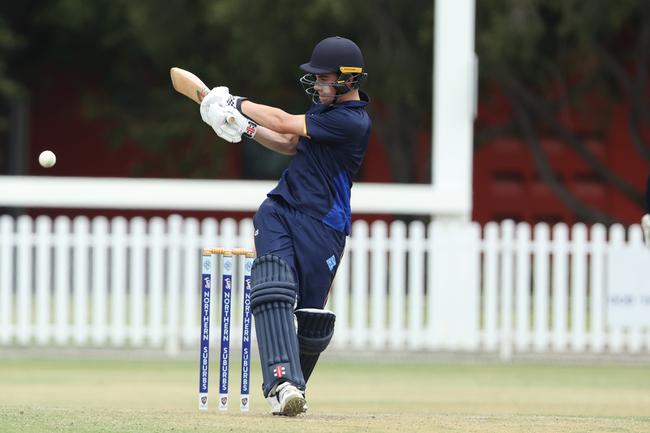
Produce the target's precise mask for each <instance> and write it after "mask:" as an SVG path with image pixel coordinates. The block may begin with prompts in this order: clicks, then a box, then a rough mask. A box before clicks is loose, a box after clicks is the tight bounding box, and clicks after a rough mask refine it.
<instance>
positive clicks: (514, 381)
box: [0, 352, 650, 433]
mask: <svg viewBox="0 0 650 433" xmlns="http://www.w3.org/2000/svg"><path fill="white" fill-rule="evenodd" d="M234 353H235V352H233V354H234ZM0 356H1V353H0ZM377 359H381V355H378V356H377ZM211 367H212V369H211V371H210V373H211V376H210V379H211V389H210V406H211V408H210V410H209V411H208V412H199V411H198V409H197V392H198V391H197V389H198V362H193V361H187V360H181V361H179V360H169V361H165V360H161V361H151V360H137V361H125V360H106V361H98V360H63V359H51V360H34V359H5V360H2V359H0V432H2V433H13V432H39V433H49V432H174V433H178V432H282V433H288V432H300V433H310V432H319V433H323V432H399V433H419V432H427V433H428V432H499V433H508V432H531V431H532V432H553V433H559V432H561V433H564V432H650V367H648V366H647V365H639V364H632V365H630V364H628V365H618V366H614V365H600V364H584V365H578V364H575V363H570V364H569V363H530V362H525V363H524V362H518V363H514V364H499V363H495V362H485V363H480V364H479V363H468V362H457V363H454V362H446V363H443V362H440V361H436V362H433V361H429V362H425V361H422V360H411V361H386V360H380V361H377V360H367V359H366V360H363V361H356V362H355V361H349V360H348V361H344V360H340V359H326V360H324V362H322V363H321V364H319V366H318V367H317V371H316V373H315V376H314V378H313V381H312V383H311V384H310V385H311V387H310V389H309V391H308V395H307V397H308V403H309V406H310V409H309V413H308V414H307V415H306V416H301V417H297V418H282V417H272V416H270V415H268V408H267V405H266V402H264V401H263V400H262V397H261V395H260V393H259V391H258V390H259V385H258V384H259V383H260V373H259V368H256V369H255V370H254V372H253V383H255V384H256V385H255V387H254V390H255V391H256V392H255V393H254V395H253V399H252V409H251V412H250V413H248V414H241V413H239V408H238V403H239V402H238V393H239V384H238V380H239V372H238V370H237V369H236V367H237V365H236V364H234V363H233V365H232V367H233V368H232V369H231V408H230V411H229V412H228V413H219V411H218V410H216V403H217V401H216V400H217V397H216V392H217V383H216V379H217V375H216V370H217V367H216V365H215V364H214V363H213V365H212V366H211ZM233 391H234V392H233ZM233 397H234V398H233Z"/></svg>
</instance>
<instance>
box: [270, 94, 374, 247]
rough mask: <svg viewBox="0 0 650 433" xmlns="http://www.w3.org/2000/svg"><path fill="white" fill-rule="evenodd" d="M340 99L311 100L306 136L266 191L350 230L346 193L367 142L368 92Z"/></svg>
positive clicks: (300, 210) (348, 192)
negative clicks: (326, 102)
mask: <svg viewBox="0 0 650 433" xmlns="http://www.w3.org/2000/svg"><path fill="white" fill-rule="evenodd" d="M359 94H360V97H361V100H360V101H347V102H342V103H339V104H332V105H323V104H313V105H312V106H311V107H310V109H309V111H307V113H306V114H305V123H306V127H307V135H308V137H300V140H299V142H298V146H297V153H296V155H295V156H294V157H293V158H292V160H291V163H290V164H289V167H288V168H287V169H286V170H285V171H284V173H282V177H281V178H280V181H279V183H278V185H277V186H276V187H275V188H274V189H273V190H272V191H271V192H270V193H268V196H269V197H274V196H280V197H282V198H283V199H284V200H285V201H286V202H287V204H289V205H290V206H291V207H293V208H295V209H296V210H298V211H299V212H302V213H304V214H307V215H309V216H311V217H314V218H316V219H318V220H319V221H322V222H323V223H325V224H326V225H328V226H329V227H332V228H333V229H335V230H337V231H340V232H343V233H345V234H346V235H348V234H350V225H351V212H350V194H351V191H350V190H351V188H352V179H354V176H355V175H356V173H357V171H358V170H359V167H360V166H361V162H362V160H363V156H364V154H365V153H366V149H367V147H368V139H369V137H370V127H371V122H370V117H369V116H368V113H367V112H366V109H365V107H366V105H367V104H368V97H367V96H366V95H365V94H364V93H363V92H359Z"/></svg>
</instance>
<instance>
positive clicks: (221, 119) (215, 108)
mask: <svg viewBox="0 0 650 433" xmlns="http://www.w3.org/2000/svg"><path fill="white" fill-rule="evenodd" d="M203 111H204V113H201V117H203V121H204V122H205V123H207V124H208V125H210V126H211V127H212V129H214V132H216V133H217V135H218V136H219V137H221V138H223V139H224V140H226V141H229V142H231V143H239V142H240V141H241V135H242V133H243V132H244V131H243V129H242V128H240V127H239V126H238V124H237V122H236V121H235V122H234V123H233V124H232V125H231V124H229V123H228V118H233V117H234V116H235V115H236V114H237V115H239V116H241V114H240V113H239V112H238V111H237V110H235V109H234V108H232V107H220V106H219V105H217V104H212V105H209V106H208V107H207V108H206V109H205V110H203ZM242 117H243V116H242Z"/></svg>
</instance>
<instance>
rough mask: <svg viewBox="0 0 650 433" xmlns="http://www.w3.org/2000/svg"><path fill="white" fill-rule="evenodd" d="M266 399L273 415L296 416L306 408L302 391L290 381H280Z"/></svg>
mask: <svg viewBox="0 0 650 433" xmlns="http://www.w3.org/2000/svg"><path fill="white" fill-rule="evenodd" d="M266 400H267V401H268V402H269V403H270V404H271V412H272V413H273V415H284V416H296V415H299V414H301V413H303V412H305V411H306V410H307V408H306V406H307V402H306V401H305V396H304V395H303V393H302V391H300V390H299V389H298V388H296V387H295V386H294V385H292V384H291V383H290V382H282V383H281V384H280V385H278V386H277V387H276V388H275V390H273V391H272V392H271V393H270V394H269V396H268V397H267V398H266Z"/></svg>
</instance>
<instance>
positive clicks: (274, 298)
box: [251, 254, 298, 311]
mask: <svg viewBox="0 0 650 433" xmlns="http://www.w3.org/2000/svg"><path fill="white" fill-rule="evenodd" d="M297 293H298V283H297V282H296V277H295V275H294V272H293V269H291V267H290V266H289V265H288V264H287V263H286V262H285V261H284V260H282V259H281V258H280V257H278V256H275V255H273V254H267V255H264V256H261V257H258V258H257V259H255V262H253V268H252V270H251V307H252V308H253V311H255V310H256V308H257V307H259V306H260V305H263V304H266V303H269V302H282V303H288V304H291V305H293V304H294V303H295V300H296V294H297Z"/></svg>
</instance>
